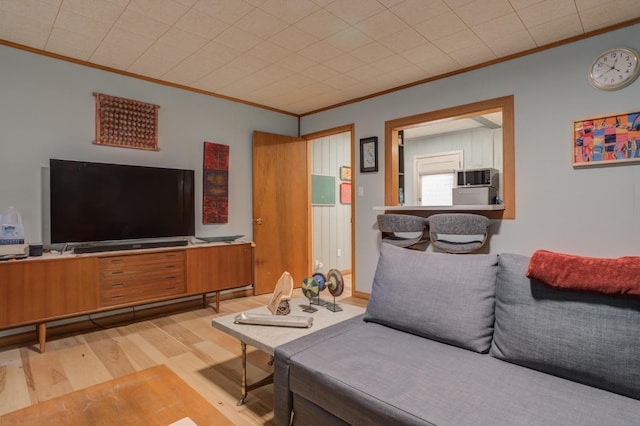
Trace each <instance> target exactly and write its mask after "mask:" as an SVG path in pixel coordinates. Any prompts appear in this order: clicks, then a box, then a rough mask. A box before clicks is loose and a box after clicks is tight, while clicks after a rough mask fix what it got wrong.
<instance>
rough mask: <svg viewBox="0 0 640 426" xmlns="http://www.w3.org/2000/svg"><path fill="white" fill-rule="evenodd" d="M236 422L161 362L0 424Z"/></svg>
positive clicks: (22, 411) (14, 414) (9, 417)
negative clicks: (158, 364)
mask: <svg viewBox="0 0 640 426" xmlns="http://www.w3.org/2000/svg"><path fill="white" fill-rule="evenodd" d="M171 424H177V425H194V424H195V425H199V426H202V425H213V424H215V425H232V424H233V423H232V422H231V421H230V420H229V419H227V418H226V417H225V416H224V415H223V414H222V413H220V412H219V411H218V410H217V409H216V408H215V407H213V406H212V405H211V404H210V403H209V402H208V401H207V400H206V399H204V398H203V397H202V396H201V395H200V394H199V393H197V392H196V391H195V390H194V389H193V388H192V387H190V386H189V385H188V384H187V383H185V382H184V381H183V380H182V379H181V378H180V377H178V376H177V375H176V374H175V373H174V372H173V371H171V370H170V369H169V368H168V367H167V366H165V365H160V366H157V367H152V368H149V369H147V370H143V371H139V372H137V373H133V374H129V375H126V376H122V377H119V378H117V379H114V380H110V381H108V382H105V383H100V384H98V385H95V386H90V387H88V388H85V389H80V390H77V391H75V392H71V393H69V394H67V395H62V396H59V397H57V398H53V399H50V400H48V401H44V402H41V403H38V404H35V405H31V406H29V407H25V408H23V409H20V410H17V411H14V412H12V413H8V414H5V415H3V416H0V425H3V426H9V425H22V426H24V425H27V426H30V425H34V426H35V425H96V426H98V425H165V426H166V425H171Z"/></svg>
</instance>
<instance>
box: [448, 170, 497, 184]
mask: <svg viewBox="0 0 640 426" xmlns="http://www.w3.org/2000/svg"><path fill="white" fill-rule="evenodd" d="M456 175H457V176H456V177H457V180H456V182H457V186H458V187H463V186H491V187H493V188H497V187H498V170H496V169H492V168H486V169H468V170H457V171H456Z"/></svg>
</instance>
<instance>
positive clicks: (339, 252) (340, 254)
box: [338, 249, 342, 257]
mask: <svg viewBox="0 0 640 426" xmlns="http://www.w3.org/2000/svg"><path fill="white" fill-rule="evenodd" d="M340 256H342V250H340V249H338V257H340Z"/></svg>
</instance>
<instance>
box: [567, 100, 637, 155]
mask: <svg viewBox="0 0 640 426" xmlns="http://www.w3.org/2000/svg"><path fill="white" fill-rule="evenodd" d="M572 155H573V166H574V167H582V166H596V165H610V164H621V163H625V162H639V161H640V112H632V113H627V114H620V115H612V116H607V117H598V118H590V119H587V120H580V121H575V122H574V123H573V154H572Z"/></svg>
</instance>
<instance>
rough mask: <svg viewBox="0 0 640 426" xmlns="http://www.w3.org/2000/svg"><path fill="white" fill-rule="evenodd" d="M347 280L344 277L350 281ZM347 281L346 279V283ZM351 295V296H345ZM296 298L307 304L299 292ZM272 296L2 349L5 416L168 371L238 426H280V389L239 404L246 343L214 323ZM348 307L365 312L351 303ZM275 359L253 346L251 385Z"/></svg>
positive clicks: (0, 405)
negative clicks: (276, 410) (126, 378)
mask: <svg viewBox="0 0 640 426" xmlns="http://www.w3.org/2000/svg"><path fill="white" fill-rule="evenodd" d="M347 277H348V276H346V277H345V278H347ZM345 281H347V280H345ZM345 294H350V290H349V289H346V291H345ZM294 297H301V292H300V290H299V289H296V290H295V291H294ZM269 298H270V295H269V294H267V295H262V296H251V297H242V298H238V299H230V300H225V301H223V302H221V304H220V310H221V312H220V313H219V314H216V313H215V311H214V310H213V309H211V308H204V309H196V310H191V311H188V312H182V313H177V314H174V315H170V316H164V317H161V318H156V319H152V320H147V321H141V322H135V323H131V324H129V325H123V326H118V327H113V328H108V329H104V330H100V331H95V332H90V333H86V334H78V335H74V336H71V337H66V338H61V339H57V340H51V341H49V342H47V350H46V352H45V353H43V354H41V353H39V352H38V347H37V345H36V344H35V342H34V344H33V345H31V346H25V347H20V348H12V349H1V348H0V415H1V414H5V413H9V412H11V411H14V410H17V409H20V408H23V407H26V406H29V405H32V404H35V403H37V402H38V401H45V400H48V399H51V398H53V397H56V396H59V395H63V394H66V393H69V392H72V391H75V390H78V389H83V388H85V387H87V386H91V385H95V384H98V383H102V382H105V381H108V380H111V379H113V378H116V377H120V376H122V375H125V374H129V373H133V372H135V371H140V370H143V369H146V368H149V367H153V366H155V365H159V364H166V365H167V366H169V368H171V369H172V370H173V371H174V372H175V373H176V374H178V376H180V377H181V378H182V379H183V380H184V381H185V382H187V383H188V384H189V385H191V386H192V387H193V388H194V389H195V390H196V391H197V392H198V393H200V394H201V395H202V396H203V397H204V398H206V399H207V400H208V401H210V402H211V403H212V404H213V405H214V406H215V407H216V408H217V409H218V410H219V411H221V412H222V413H223V414H224V415H225V416H227V417H228V418H229V419H230V420H231V421H232V422H233V423H234V424H237V425H273V424H275V423H274V421H273V408H272V407H273V386H272V385H269V386H264V387H262V388H260V389H257V390H254V391H252V392H251V393H250V394H249V397H248V398H247V400H246V403H245V405H244V406H241V407H238V406H236V403H237V401H238V399H239V397H240V374H241V367H240V365H241V364H240V343H239V341H238V340H237V339H235V338H233V337H231V336H228V335H226V334H224V333H222V332H221V331H218V330H216V329H214V328H213V327H212V326H211V319H212V318H214V317H216V316H221V315H228V314H232V313H236V312H241V311H245V310H247V309H252V308H255V307H259V306H264V305H265V304H266V303H267V302H268V301H269ZM340 300H341V302H342V303H352V304H355V305H359V306H366V303H367V301H366V300H364V299H357V298H352V297H348V296H342V297H340ZM269 358H270V357H269V355H267V354H265V353H263V352H260V351H258V350H256V349H255V348H252V347H248V353H247V369H248V373H247V374H248V380H249V382H250V383H252V382H255V381H257V380H259V379H261V378H263V377H264V376H265V375H267V374H268V373H269V372H270V371H271V367H270V366H269V365H268V362H269Z"/></svg>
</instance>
